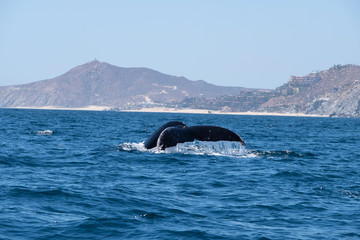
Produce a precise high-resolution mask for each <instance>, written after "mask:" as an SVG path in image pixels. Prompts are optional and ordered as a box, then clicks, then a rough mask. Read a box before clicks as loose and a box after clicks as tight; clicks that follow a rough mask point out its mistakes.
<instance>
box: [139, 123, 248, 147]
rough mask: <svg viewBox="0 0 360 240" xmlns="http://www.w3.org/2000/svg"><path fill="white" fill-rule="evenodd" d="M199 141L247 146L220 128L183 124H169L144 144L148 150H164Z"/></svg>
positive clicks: (237, 137) (241, 140)
mask: <svg viewBox="0 0 360 240" xmlns="http://www.w3.org/2000/svg"><path fill="white" fill-rule="evenodd" d="M195 139H196V140H199V141H212V142H216V141H235V142H240V143H241V144H242V145H244V146H245V145H246V144H245V142H244V140H243V139H242V138H241V137H240V136H239V135H237V134H236V133H234V132H233V131H231V130H229V129H226V128H222V127H218V126H192V127H188V126H186V125H185V123H183V122H168V123H166V124H164V125H163V126H161V127H160V128H159V129H158V130H156V131H155V132H154V133H153V134H151V136H150V137H149V138H148V139H147V140H146V141H145V142H144V145H145V147H146V148H147V149H151V148H154V147H156V146H157V147H158V148H160V149H161V150H164V149H166V148H168V147H174V146H176V145H177V144H178V143H184V142H192V141H194V140H195Z"/></svg>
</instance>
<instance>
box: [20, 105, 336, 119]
mask: <svg viewBox="0 0 360 240" xmlns="http://www.w3.org/2000/svg"><path fill="white" fill-rule="evenodd" d="M14 108H15V109H44V110H79V111H107V110H111V109H112V107H109V106H95V105H91V106H86V107H80V108H64V107H55V106H44V107H14ZM121 112H152V113H192V114H224V115H250V116H288V117H289V116H290V117H329V116H328V115H316V114H302V113H276V112H222V111H214V110H207V109H192V108H166V107H153V108H142V109H138V110H121Z"/></svg>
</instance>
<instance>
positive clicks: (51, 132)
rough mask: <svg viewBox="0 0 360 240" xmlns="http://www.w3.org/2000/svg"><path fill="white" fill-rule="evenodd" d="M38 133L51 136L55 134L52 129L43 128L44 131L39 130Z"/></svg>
mask: <svg viewBox="0 0 360 240" xmlns="http://www.w3.org/2000/svg"><path fill="white" fill-rule="evenodd" d="M36 133H37V134H38V135H47V136H51V135H52V134H53V131H51V130H43V131H37V132H36Z"/></svg>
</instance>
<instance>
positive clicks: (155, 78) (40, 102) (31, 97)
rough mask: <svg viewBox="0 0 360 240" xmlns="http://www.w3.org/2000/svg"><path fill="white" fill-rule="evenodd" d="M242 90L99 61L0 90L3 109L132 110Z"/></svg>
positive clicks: (147, 69)
mask: <svg viewBox="0 0 360 240" xmlns="http://www.w3.org/2000/svg"><path fill="white" fill-rule="evenodd" d="M242 89H243V88H241V87H222V86H216V85H213V84H209V83H206V82H205V81H202V80H198V81H191V80H188V79H186V78H185V77H175V76H171V75H168V74H164V73H161V72H158V71H155V70H152V69H149V68H122V67H117V66H114V65H111V64H108V63H105V62H99V61H97V60H95V61H91V62H88V63H85V64H82V65H79V66H76V67H74V68H72V69H70V70H69V71H67V72H66V73H64V74H62V75H60V76H58V77H55V78H52V79H46V80H41V81H37V82H33V83H28V84H22V85H13V86H6V87H0V106H1V107H30V106H31V107H37V106H39V107H40V106H58V107H70V108H71V107H84V106H87V105H103V106H110V107H119V108H129V107H134V106H136V105H139V104H149V105H151V104H154V103H157V102H173V101H179V100H181V99H183V98H185V97H197V96H204V97H214V96H218V95H221V94H230V95H234V94H237V93H238V92H239V91H240V90H242Z"/></svg>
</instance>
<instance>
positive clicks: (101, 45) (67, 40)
mask: <svg viewBox="0 0 360 240" xmlns="http://www.w3.org/2000/svg"><path fill="white" fill-rule="evenodd" d="M0 56H1V58H0V86H6V85H14V84H22V83H29V82H34V81H39V80H44V79H48V78H53V77H56V76H58V75H60V74H63V73H65V72H66V71H68V70H69V69H71V68H73V67H75V66H77V65H80V64H83V63H86V62H89V61H92V60H94V59H95V58H96V59H98V60H99V61H102V62H107V63H110V64H113V65H116V66H120V67H148V68H152V69H154V70H157V71H160V72H163V73H166V74H170V75H175V76H184V77H186V78H188V79H191V80H200V79H201V80H205V81H207V82H209V83H213V84H217V85H223V86H241V87H251V88H276V87H278V86H280V85H282V84H283V83H285V82H287V81H288V80H289V77H290V76H291V75H298V76H303V75H306V74H308V73H310V72H312V71H317V70H325V69H328V68H330V67H332V66H333V65H334V64H343V63H346V64H358V65H360V1H359V0H282V1H281V0H279V1H278V0H272V1H271V0H252V1H250V0H244V1H242V0H217V1H213V0H128V1H125V0H113V1H112V0H22V1H18V0H0Z"/></svg>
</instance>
